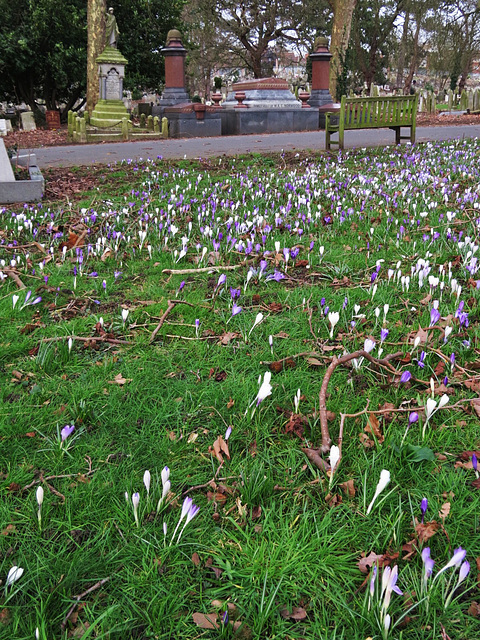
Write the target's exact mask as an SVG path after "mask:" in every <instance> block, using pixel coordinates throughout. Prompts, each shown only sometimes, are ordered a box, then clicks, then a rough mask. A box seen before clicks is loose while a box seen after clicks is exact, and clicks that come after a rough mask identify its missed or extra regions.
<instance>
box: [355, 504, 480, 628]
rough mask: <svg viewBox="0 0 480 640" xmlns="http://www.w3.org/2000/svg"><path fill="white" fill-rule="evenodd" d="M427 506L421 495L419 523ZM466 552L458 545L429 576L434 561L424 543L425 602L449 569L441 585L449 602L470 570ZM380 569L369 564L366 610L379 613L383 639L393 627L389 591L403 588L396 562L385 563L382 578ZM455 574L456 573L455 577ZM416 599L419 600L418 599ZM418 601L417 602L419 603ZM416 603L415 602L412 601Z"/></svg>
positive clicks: (422, 594) (423, 593)
mask: <svg viewBox="0 0 480 640" xmlns="http://www.w3.org/2000/svg"><path fill="white" fill-rule="evenodd" d="M427 509H428V500H427V498H423V499H422V501H421V504H420V511H421V514H422V523H423V521H424V517H425V513H426V512H427ZM466 555H467V552H466V550H465V549H462V547H458V549H455V550H454V552H453V556H452V557H451V558H450V560H449V561H448V562H447V564H445V565H444V566H443V567H442V568H441V569H440V571H438V572H437V574H436V575H435V576H434V577H433V578H432V576H433V568H434V565H435V561H434V560H433V559H432V557H431V552H430V547H425V548H424V549H423V550H422V553H421V557H422V563H423V570H422V579H421V593H420V595H421V597H422V599H426V600H427V603H428V600H429V598H430V594H431V592H432V591H433V590H434V588H435V583H436V581H437V580H438V578H439V577H440V576H441V575H443V574H444V573H446V572H448V571H449V570H450V569H452V571H451V572H450V577H449V578H448V581H447V583H446V585H444V589H443V594H444V601H443V604H444V608H445V609H447V607H448V606H449V605H450V604H451V602H452V600H453V598H454V596H455V593H456V592H457V589H458V587H459V586H460V585H461V584H462V582H463V581H464V580H465V578H466V577H467V576H468V574H469V572H470V564H469V562H468V561H467V560H465V558H466ZM457 569H458V575H457ZM379 573H380V572H379V569H378V567H377V565H375V566H374V567H373V568H372V572H371V574H370V581H369V589H368V594H367V598H368V606H367V608H368V611H370V610H371V609H375V611H376V613H378V615H379V626H380V629H381V632H382V635H383V637H384V639H385V640H386V638H387V637H388V634H389V631H390V629H391V628H392V617H391V615H390V614H389V613H388V608H389V606H390V601H391V597H392V593H396V594H398V595H400V596H401V595H403V592H402V591H401V590H400V588H399V587H398V586H397V580H398V566H397V565H395V566H393V567H390V566H386V567H383V569H382V574H381V581H380V578H379ZM455 575H457V578H456V580H455V579H454V578H455ZM420 602H421V601H420ZM420 602H419V603H420ZM419 603H418V604H419ZM414 606H416V605H414Z"/></svg>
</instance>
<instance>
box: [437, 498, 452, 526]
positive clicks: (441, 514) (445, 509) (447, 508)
mask: <svg viewBox="0 0 480 640" xmlns="http://www.w3.org/2000/svg"><path fill="white" fill-rule="evenodd" d="M450 507H451V505H450V502H444V503H443V504H442V506H441V508H440V511H439V512H438V515H439V517H440V518H441V519H442V520H443V521H444V522H445V518H446V517H447V516H448V514H449V513H450Z"/></svg>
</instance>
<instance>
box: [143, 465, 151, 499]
mask: <svg viewBox="0 0 480 640" xmlns="http://www.w3.org/2000/svg"><path fill="white" fill-rule="evenodd" d="M151 480H152V477H151V475H150V471H149V470H148V469H147V470H146V471H145V473H144V474H143V484H144V485H145V489H146V490H147V495H148V494H149V493H150V482H151Z"/></svg>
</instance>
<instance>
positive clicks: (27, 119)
mask: <svg viewBox="0 0 480 640" xmlns="http://www.w3.org/2000/svg"><path fill="white" fill-rule="evenodd" d="M20 117H21V119H22V129H23V130H24V131H36V129H37V127H36V125H35V119H34V117H33V111H24V112H23V113H21V114H20Z"/></svg>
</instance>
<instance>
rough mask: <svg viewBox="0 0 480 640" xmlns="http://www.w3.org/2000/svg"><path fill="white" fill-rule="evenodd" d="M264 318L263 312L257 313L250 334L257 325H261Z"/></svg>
mask: <svg viewBox="0 0 480 640" xmlns="http://www.w3.org/2000/svg"><path fill="white" fill-rule="evenodd" d="M262 320H263V313H257V317H256V318H255V322H254V323H253V326H252V328H251V329H250V331H249V332H248V335H250V334H251V333H252V331H253V330H254V329H255V327H256V326H257V325H259V324H260V323H261V321H262Z"/></svg>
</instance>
